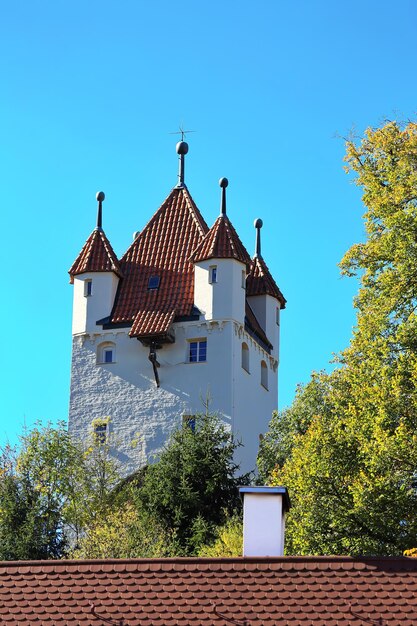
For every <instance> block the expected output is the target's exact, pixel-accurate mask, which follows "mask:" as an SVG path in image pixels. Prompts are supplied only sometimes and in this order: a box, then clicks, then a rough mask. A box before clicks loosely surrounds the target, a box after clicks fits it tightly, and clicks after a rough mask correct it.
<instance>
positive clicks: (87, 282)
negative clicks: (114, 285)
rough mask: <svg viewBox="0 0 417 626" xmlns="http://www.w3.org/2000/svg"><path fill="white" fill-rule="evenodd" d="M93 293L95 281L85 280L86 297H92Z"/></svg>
mask: <svg viewBox="0 0 417 626" xmlns="http://www.w3.org/2000/svg"><path fill="white" fill-rule="evenodd" d="M92 293H93V281H92V280H90V279H89V280H85V281H84V295H85V296H86V297H87V296H91V294H92Z"/></svg>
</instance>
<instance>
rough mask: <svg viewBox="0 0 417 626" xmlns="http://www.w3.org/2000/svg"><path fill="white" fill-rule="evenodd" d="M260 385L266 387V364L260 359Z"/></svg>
mask: <svg viewBox="0 0 417 626" xmlns="http://www.w3.org/2000/svg"><path fill="white" fill-rule="evenodd" d="M261 385H262V387H265V389H268V366H267V364H266V363H265V361H261Z"/></svg>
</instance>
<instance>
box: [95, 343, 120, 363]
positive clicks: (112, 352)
mask: <svg viewBox="0 0 417 626" xmlns="http://www.w3.org/2000/svg"><path fill="white" fill-rule="evenodd" d="M115 362H116V344H114V343H112V342H110V341H106V342H105V343H101V344H100V345H99V346H98V348H97V363H115Z"/></svg>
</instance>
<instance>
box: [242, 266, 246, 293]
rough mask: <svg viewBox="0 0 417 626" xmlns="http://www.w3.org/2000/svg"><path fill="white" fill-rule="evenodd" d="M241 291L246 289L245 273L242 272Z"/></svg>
mask: <svg viewBox="0 0 417 626" xmlns="http://www.w3.org/2000/svg"><path fill="white" fill-rule="evenodd" d="M242 289H246V272H245V270H242Z"/></svg>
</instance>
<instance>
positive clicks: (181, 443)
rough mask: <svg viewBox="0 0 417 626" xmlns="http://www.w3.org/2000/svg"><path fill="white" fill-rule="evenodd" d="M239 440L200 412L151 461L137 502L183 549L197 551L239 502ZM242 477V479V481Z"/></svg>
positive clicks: (244, 478) (237, 507)
mask: <svg viewBox="0 0 417 626" xmlns="http://www.w3.org/2000/svg"><path fill="white" fill-rule="evenodd" d="M237 446H238V444H237V443H236V441H235V440H234V439H233V435H232V434H231V433H230V432H229V431H228V430H226V428H225V426H224V425H223V424H222V423H221V422H220V420H219V419H218V418H217V417H215V416H212V415H208V414H206V415H197V416H196V418H195V420H194V421H193V424H190V425H184V426H183V428H181V429H179V430H177V431H175V432H174V433H173V435H172V437H171V439H170V441H169V443H168V444H167V446H166V448H165V449H164V451H163V452H162V454H161V456H160V459H159V460H158V461H157V462H156V463H154V464H153V465H150V466H149V467H148V470H147V472H146V474H145V476H144V479H143V484H142V487H141V488H140V489H139V490H138V494H137V503H138V506H139V507H140V508H143V510H145V511H146V512H147V513H148V514H149V515H150V516H152V517H154V518H155V519H157V520H159V522H160V523H161V524H162V525H163V526H164V528H165V529H166V531H168V532H170V533H172V534H173V535H174V536H175V540H176V542H177V545H178V550H179V551H180V552H181V553H182V554H195V553H197V552H198V549H199V547H200V546H201V545H203V544H206V543H209V542H210V541H211V540H212V539H214V537H215V528H216V527H217V526H219V525H221V524H222V523H224V522H225V520H226V516H227V514H228V513H230V514H232V513H233V512H234V511H235V510H238V509H239V508H240V506H241V503H240V499H239V493H238V485H239V484H244V483H245V482H247V480H248V477H247V476H244V477H240V478H238V477H236V475H235V474H236V471H237V469H238V466H237V465H236V464H235V462H234V461H233V455H234V452H235V450H236V448H237ZM242 481H243V482H242Z"/></svg>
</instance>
